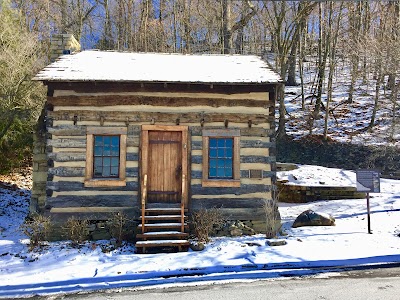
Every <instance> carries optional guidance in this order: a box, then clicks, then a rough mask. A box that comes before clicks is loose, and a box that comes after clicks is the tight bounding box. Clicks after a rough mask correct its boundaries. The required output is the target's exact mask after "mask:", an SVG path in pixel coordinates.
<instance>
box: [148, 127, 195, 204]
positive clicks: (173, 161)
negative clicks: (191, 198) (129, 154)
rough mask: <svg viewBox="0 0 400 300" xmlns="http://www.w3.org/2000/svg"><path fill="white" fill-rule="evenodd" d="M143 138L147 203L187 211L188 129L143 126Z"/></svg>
mask: <svg viewBox="0 0 400 300" xmlns="http://www.w3.org/2000/svg"><path fill="white" fill-rule="evenodd" d="M141 136H142V138H141V162H140V167H141V170H140V174H141V191H147V193H146V195H145V199H146V200H147V202H150V203H156V202H161V203H183V205H184V206H185V207H187V205H188V188H187V184H188V183H187V180H188V149H187V148H188V147H187V141H188V127H187V126H179V125H177V126H171V125H142V134H141ZM146 176H147V177H146ZM145 177H146V178H147V186H146V188H145V187H144V178H145ZM141 195H142V196H141V197H142V198H141V199H142V200H143V194H141Z"/></svg>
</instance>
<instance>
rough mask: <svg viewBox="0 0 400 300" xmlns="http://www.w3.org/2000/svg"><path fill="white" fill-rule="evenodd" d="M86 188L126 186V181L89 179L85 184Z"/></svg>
mask: <svg viewBox="0 0 400 300" xmlns="http://www.w3.org/2000/svg"><path fill="white" fill-rule="evenodd" d="M84 186H85V187H118V186H126V180H125V179H89V180H85V182H84Z"/></svg>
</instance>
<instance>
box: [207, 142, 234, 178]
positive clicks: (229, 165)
mask: <svg viewBox="0 0 400 300" xmlns="http://www.w3.org/2000/svg"><path fill="white" fill-rule="evenodd" d="M233 144H234V143H233V138H211V137H210V138H209V149H208V155H209V157H208V178H209V179H233Z"/></svg>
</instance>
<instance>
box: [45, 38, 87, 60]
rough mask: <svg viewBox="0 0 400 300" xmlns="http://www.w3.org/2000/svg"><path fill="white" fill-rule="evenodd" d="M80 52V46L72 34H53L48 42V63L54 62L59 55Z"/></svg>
mask: <svg viewBox="0 0 400 300" xmlns="http://www.w3.org/2000/svg"><path fill="white" fill-rule="evenodd" d="M79 51H81V45H80V44H79V42H78V41H77V40H76V39H75V37H74V36H73V35H72V34H69V33H62V34H54V35H53V36H52V37H51V42H50V61H51V62H53V61H55V60H56V59H57V58H58V57H59V56H61V55H67V54H72V53H74V52H79Z"/></svg>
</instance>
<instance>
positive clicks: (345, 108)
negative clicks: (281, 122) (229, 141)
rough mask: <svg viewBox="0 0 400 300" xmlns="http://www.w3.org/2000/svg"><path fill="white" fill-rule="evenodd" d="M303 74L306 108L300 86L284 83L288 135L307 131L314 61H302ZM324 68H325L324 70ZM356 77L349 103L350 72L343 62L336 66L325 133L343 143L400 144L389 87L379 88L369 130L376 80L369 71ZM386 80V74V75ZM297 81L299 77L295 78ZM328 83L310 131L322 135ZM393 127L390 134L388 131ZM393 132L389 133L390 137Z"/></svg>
mask: <svg viewBox="0 0 400 300" xmlns="http://www.w3.org/2000/svg"><path fill="white" fill-rule="evenodd" d="M305 70H306V72H305V74H304V75H305V76H304V82H305V84H304V97H305V99H306V100H305V108H304V109H302V108H301V101H302V99H301V86H300V84H299V85H298V86H286V87H285V105H286V111H287V114H286V118H287V123H286V131H287V133H288V135H289V136H291V137H293V138H295V139H299V138H302V137H306V136H307V135H308V134H309V127H310V126H309V122H308V120H309V118H310V114H311V112H312V111H313V109H314V105H315V97H313V95H315V93H316V91H315V83H314V80H315V78H316V74H315V62H313V61H309V62H307V63H305ZM326 72H327V71H326ZM366 79H367V80H366V82H363V79H361V78H360V79H359V80H357V81H356V83H355V90H354V95H353V102H352V103H348V102H347V100H348V97H349V89H350V74H349V68H348V64H346V62H342V63H341V64H338V65H337V66H336V70H335V76H334V79H333V93H332V95H333V97H332V103H331V104H330V112H329V121H328V136H329V138H331V139H333V140H335V141H339V142H345V143H355V144H362V145H371V144H374V145H388V146H396V147H399V146H400V121H399V114H400V108H399V105H398V101H397V108H396V109H395V113H396V117H395V120H396V122H397V124H395V125H394V126H393V103H392V102H391V101H390V98H389V96H390V90H388V89H386V88H385V86H383V87H381V88H380V90H379V95H380V96H379V106H378V110H377V115H376V121H375V125H374V126H373V128H372V129H371V130H366V128H367V127H368V125H369V123H370V120H371V114H372V111H373V106H374V97H375V85H376V80H375V79H374V78H373V76H372V75H369V77H367V78H366ZM385 79H386V81H387V76H386V78H385ZM297 82H298V83H300V79H299V78H298V79H297ZM327 92H328V90H327V83H326V80H325V89H324V91H323V95H322V102H323V104H324V105H323V106H322V110H321V113H320V115H319V116H320V119H319V120H316V121H315V125H314V128H313V131H312V133H313V134H315V135H322V134H323V128H324V118H325V114H326V112H325V110H324V107H325V104H326V99H327ZM276 109H277V111H276V117H277V118H278V116H279V114H278V106H277V107H276ZM392 131H393V134H391V133H392ZM391 135H392V137H391Z"/></svg>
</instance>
